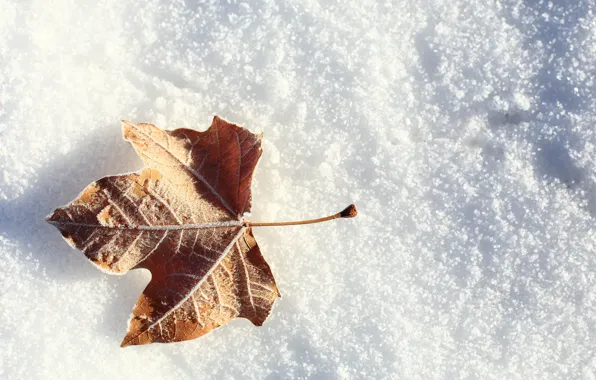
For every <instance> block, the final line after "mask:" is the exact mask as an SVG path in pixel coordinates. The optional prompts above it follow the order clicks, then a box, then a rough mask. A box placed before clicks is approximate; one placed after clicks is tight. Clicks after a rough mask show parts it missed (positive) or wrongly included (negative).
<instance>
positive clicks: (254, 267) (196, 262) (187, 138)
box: [47, 117, 355, 347]
mask: <svg viewBox="0 0 596 380" xmlns="http://www.w3.org/2000/svg"><path fill="white" fill-rule="evenodd" d="M123 133H124V138H125V139H126V140H128V141H130V142H131V144H132V145H133V146H134V148H135V150H136V151H137V153H138V154H139V155H140V156H141V157H142V159H143V161H144V162H145V165H146V167H145V168H144V169H143V170H142V171H140V172H138V173H132V174H125V175H119V176H112V177H105V178H102V179H100V180H98V181H96V182H94V183H92V184H90V185H89V186H87V188H86V189H85V190H83V192H82V193H81V194H80V195H79V196H78V197H77V198H76V199H75V200H74V201H72V202H71V203H69V204H68V205H66V206H64V207H61V208H58V209H56V210H55V211H54V212H53V213H52V214H51V215H49V216H48V218H47V220H48V221H49V222H50V223H51V224H53V225H55V226H56V227H57V228H58V229H59V230H60V232H61V233H62V235H63V236H64V238H65V239H66V240H67V241H68V242H69V243H70V244H71V245H72V246H74V247H76V248H78V249H80V250H82V251H83V252H84V253H85V255H86V256H87V257H88V258H89V259H90V260H91V261H92V262H93V263H94V264H95V265H97V266H98V267H99V268H100V269H102V270H104V271H106V272H109V273H117V274H123V273H126V272H127V271H129V270H131V269H137V268H145V269H148V270H149V271H150V272H151V275H152V277H151V281H150V282H149V284H148V285H147V287H146V288H145V290H144V291H143V294H142V295H141V296H140V298H139V300H138V301H137V304H136V305H135V307H134V309H133V314H132V317H131V320H130V323H129V326H128V332H127V334H126V337H125V338H124V340H123V341H122V346H123V347H124V346H129V345H140V344H147V343H153V342H177V341H183V340H188V339H193V338H196V337H199V336H201V335H203V334H206V333H207V332H209V331H211V330H212V329H214V328H216V327H218V326H221V325H223V324H225V323H226V322H228V321H229V320H231V319H233V318H235V317H243V318H247V319H249V320H250V321H251V322H252V323H254V324H255V325H261V324H262V323H263V322H264V321H265V319H266V318H267V316H268V315H269V312H270V311H271V307H272V305H273V302H274V301H275V299H276V298H277V297H279V292H278V290H277V286H276V284H275V280H274V278H273V274H272V273H271V270H270V268H269V265H268V264H267V262H266V261H265V259H264V258H263V256H262V255H261V252H260V250H259V246H258V245H257V242H256V241H255V238H254V236H253V234H252V231H251V228H250V227H249V225H248V224H247V223H245V222H244V221H243V220H242V215H243V214H244V213H245V212H248V211H250V207H251V190H250V186H251V181H252V176H253V171H254V169H255V166H256V164H257V162H258V160H259V158H260V156H261V140H260V136H257V135H254V134H252V133H251V132H249V131H248V130H246V129H244V128H241V127H239V126H236V125H234V124H230V123H228V122H226V121H224V120H222V119H220V118H218V117H215V118H214V119H213V124H212V125H211V127H210V128H209V129H208V130H207V131H206V132H197V131H194V130H190V129H177V130H174V131H164V130H162V129H159V128H157V127H155V126H153V125H151V124H135V123H131V122H127V121H125V122H123ZM354 210H355V209H354Z"/></svg>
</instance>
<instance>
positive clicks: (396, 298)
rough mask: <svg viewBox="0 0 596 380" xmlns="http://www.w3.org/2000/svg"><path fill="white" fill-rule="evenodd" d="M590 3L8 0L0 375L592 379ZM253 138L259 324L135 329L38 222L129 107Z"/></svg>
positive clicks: (112, 142)
mask: <svg viewBox="0 0 596 380" xmlns="http://www.w3.org/2000/svg"><path fill="white" fill-rule="evenodd" d="M595 8H596V3H594V2H592V1H589V0H577V1H564V0H552V1H542V0H497V1H480V0H472V1H465V0H443V1H441V0H433V1H430V0H426V1H424V0H423V1H419V0H403V1H402V0H387V1H372V0H351V1H333V0H329V1H317V0H302V1H273V0H258V1H244V2H242V1H234V0H230V1H198V0H176V1H172V0H138V1H123V0H98V1H70V0H54V1H48V0H30V1H23V0H0V378H2V379H45V378H47V379H58V378H60V379H80V378H81V377H82V376H84V377H85V378H87V379H95V378H97V379H202V378H214V379H222V378H248V379H285V378H318V379H404V380H410V379H421V380H422V379H423V380H431V379H483V380H484V379H522V380H529V379H537V380H538V379H583V380H594V379H596V358H595V356H594V352H595V347H596V272H595V271H596V240H595V239H596V225H595V223H594V222H595V218H596V127H595V126H596V106H595V93H594V89H595V85H596V83H595V73H596V14H595V13H594V12H595ZM215 114H217V115H219V116H221V117H222V118H224V119H227V120H230V121H232V122H235V123H238V124H241V125H243V126H245V127H247V128H249V129H250V130H251V131H253V132H255V133H257V132H263V133H264V140H263V149H264V153H263V158H262V160H261V162H260V164H259V166H258V168H257V172H256V176H255V181H256V182H255V183H254V187H253V209H252V215H251V219H252V220H255V221H278V220H296V219H304V218H314V217H319V216H325V215H328V214H330V213H334V212H337V211H340V210H341V209H343V208H344V207H345V206H346V205H348V204H350V203H351V202H355V203H356V204H357V206H358V209H359V211H360V215H359V216H358V217H357V218H355V219H351V220H338V221H332V222H327V223H325V224H318V225H310V226H296V227H271V228H259V229H255V235H256V238H257V240H258V241H259V244H260V246H261V250H262V252H263V254H264V256H265V257H266V259H267V261H268V262H269V263H270V265H271V267H272V270H273V273H274V275H275V276H276V280H277V283H278V286H279V289H280V291H281V294H282V298H281V299H279V300H278V301H277V302H276V304H275V306H274V308H273V311H272V314H271V316H270V317H269V319H268V320H267V321H266V323H265V324H264V326H262V327H255V326H252V325H251V324H250V322H248V321H247V320H235V321H233V322H231V323H230V324H228V325H226V326H224V327H221V328H219V329H217V330H215V331H213V332H212V333H210V334H208V335H206V336H204V337H202V338H200V339H198V340H194V341H191V342H184V343H177V344H168V345H163V344H162V345H160V344H154V345H149V346H140V347H131V348H126V349H121V348H120V347H119V344H120V341H121V340H122V338H123V336H124V334H125V330H126V325H127V320H128V318H129V315H130V313H131V310H132V307H133V305H134V303H135V301H136V299H137V298H138V296H139V294H140V292H141V291H142V289H143V287H144V285H145V284H146V283H147V281H148V275H147V274H146V273H143V272H131V273H128V274H127V275H126V276H109V275H107V274H105V273H102V272H101V271H99V270H97V269H96V268H95V267H94V266H93V265H91V264H90V263H89V262H88V261H87V260H86V259H85V257H84V255H83V254H82V253H80V252H78V251H75V250H73V249H71V248H70V247H69V246H68V244H67V243H66V242H65V241H64V240H63V239H62V238H61V236H60V234H59V233H58V232H57V231H56V229H55V228H54V227H53V226H51V225H49V224H47V223H46V222H45V220H44V217H45V216H46V215H47V214H48V213H49V212H50V211H52V210H53V209H54V208H55V207H57V206H60V205H63V204H65V203H67V202H68V201H70V200H71V199H73V198H74V197H75V196H76V195H77V194H78V193H79V192H80V191H81V190H82V189H83V188H84V187H85V186H86V185H88V184H89V183H91V182H92V181H94V180H96V179H98V178H101V177H103V176H106V175H114V174H117V173H123V172H130V171H134V170H138V169H139V168H141V167H142V164H141V161H140V159H139V158H138V157H137V156H136V154H135V152H134V150H133V149H132V147H130V145H129V144H127V143H126V142H125V141H123V140H122V138H121V131H120V120H121V119H125V120H131V121H135V122H151V123H153V124H156V125H159V126H160V127H166V128H170V129H173V128H179V127H184V128H195V129H200V130H204V129H206V128H207V127H208V126H209V124H210V122H211V119H212V117H213V115H215Z"/></svg>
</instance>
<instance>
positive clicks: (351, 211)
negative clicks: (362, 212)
mask: <svg viewBox="0 0 596 380" xmlns="http://www.w3.org/2000/svg"><path fill="white" fill-rule="evenodd" d="M356 215H358V211H357V210H356V205H355V204H351V205H349V206H348V207H346V208H345V209H343V210H342V211H340V212H338V213H337V214H333V215H329V216H326V217H324V218H318V219H309V220H300V221H294V222H265V223H258V222H249V221H248V220H245V221H244V226H246V227H274V226H296V225H299V224H313V223H321V222H326V221H328V220H333V219H339V218H353V217H355V216H356Z"/></svg>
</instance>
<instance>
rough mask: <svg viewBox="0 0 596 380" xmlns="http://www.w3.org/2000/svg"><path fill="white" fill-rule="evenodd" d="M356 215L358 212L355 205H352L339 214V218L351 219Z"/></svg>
mask: <svg viewBox="0 0 596 380" xmlns="http://www.w3.org/2000/svg"><path fill="white" fill-rule="evenodd" d="M356 215H358V210H356V205H355V204H353V203H352V204H351V205H349V206H348V207H346V208H345V209H344V210H343V211H342V212H340V213H339V217H340V218H353V217H355V216H356Z"/></svg>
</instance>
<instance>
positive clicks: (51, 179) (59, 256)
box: [0, 125, 139, 282]
mask: <svg viewBox="0 0 596 380" xmlns="http://www.w3.org/2000/svg"><path fill="white" fill-rule="evenodd" d="M50 144H51V143H50ZM54 150H57V149H54ZM135 157H136V156H135V153H134V150H133V149H132V148H131V147H130V146H129V144H128V143H126V142H124V141H123V140H122V137H121V132H120V127H119V126H117V125H109V126H105V127H103V128H96V129H94V130H92V131H90V132H89V134H87V135H86V137H85V138H84V140H83V141H80V142H79V143H77V144H75V145H74V148H73V150H71V151H70V152H68V153H66V154H56V155H55V156H54V158H52V159H50V160H48V162H47V163H46V164H45V165H44V166H43V167H41V168H39V169H37V170H36V173H37V174H38V176H37V178H36V181H35V183H34V184H33V185H31V187H30V188H29V189H27V190H26V191H25V192H24V194H23V195H21V196H20V197H18V198H17V199H14V200H10V201H3V202H0V215H2V218H1V219H0V234H2V235H4V236H6V237H7V238H8V239H10V240H13V241H15V242H17V243H18V245H19V251H21V252H22V253H24V254H25V253H30V255H31V257H32V258H33V259H34V260H33V262H32V263H31V264H28V265H32V264H34V263H35V262H37V263H39V267H40V270H42V271H44V272H45V273H46V274H47V275H48V277H50V278H52V279H56V280H59V281H64V282H72V281H78V280H82V279H88V278H90V277H93V276H100V275H102V274H101V272H100V271H98V270H97V269H96V268H94V267H93V265H91V264H90V263H89V262H88V260H87V258H85V256H84V254H83V253H81V252H80V251H77V250H73V249H72V248H71V247H70V246H69V245H68V244H67V243H66V242H65V241H64V240H63V239H62V236H61V235H60V232H58V231H57V230H56V228H55V227H53V226H52V225H50V224H48V223H47V222H46V221H45V217H46V216H47V215H48V214H49V213H50V212H51V211H52V210H54V209H55V208H56V207H59V206H62V205H64V204H66V203H68V202H70V201H71V200H73V199H74V198H75V197H76V196H77V195H78V194H79V193H80V192H81V191H82V190H83V189H84V188H85V187H86V186H87V185H88V184H89V183H91V182H93V181H95V180H97V179H99V178H101V177H104V176H106V175H110V174H116V173H121V172H127V171H132V169H135V168H138V166H139V165H135V164H134V163H135V160H136V162H138V161H139V160H138V159H136V158H135Z"/></svg>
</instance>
